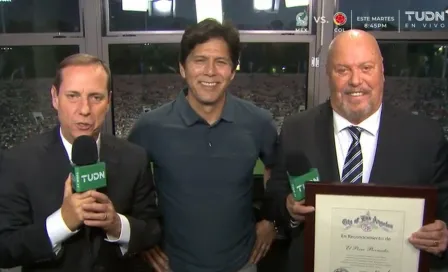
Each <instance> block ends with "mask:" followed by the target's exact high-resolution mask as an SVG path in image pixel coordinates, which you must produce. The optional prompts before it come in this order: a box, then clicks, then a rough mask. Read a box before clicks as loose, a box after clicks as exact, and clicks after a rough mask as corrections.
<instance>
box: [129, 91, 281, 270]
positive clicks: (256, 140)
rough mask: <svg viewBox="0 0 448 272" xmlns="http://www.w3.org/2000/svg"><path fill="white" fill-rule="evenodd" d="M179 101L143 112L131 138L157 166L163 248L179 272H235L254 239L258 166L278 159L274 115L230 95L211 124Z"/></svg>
mask: <svg viewBox="0 0 448 272" xmlns="http://www.w3.org/2000/svg"><path fill="white" fill-rule="evenodd" d="M186 93H187V91H186V90H183V91H181V92H180V93H179V95H178V96H177V98H176V100H174V101H173V102H170V103H168V104H165V105H163V106H162V107H160V108H158V109H156V110H153V111H150V112H147V113H145V114H144V115H143V116H142V117H141V118H140V119H139V120H138V121H137V123H136V125H135V126H134V128H133V129H132V131H131V134H130V136H129V140H130V141H132V142H134V143H136V144H138V145H141V146H143V147H144V148H145V149H146V151H147V154H148V157H149V159H150V161H152V162H153V164H154V177H155V183H156V187H157V193H158V201H159V208H160V211H161V213H162V216H163V228H164V243H163V247H164V250H165V252H166V253H167V255H168V257H169V262H170V267H171V269H172V270H173V271H174V272H221V271H222V272H235V271H237V270H238V269H240V268H242V267H243V266H244V265H245V264H246V263H247V262H248V260H249V257H250V253H251V250H252V247H253V245H254V242H255V228H254V223H255V222H254V215H253V210H252V183H253V168H254V166H255V163H256V160H257V159H258V158H261V159H262V161H263V162H264V164H265V165H266V166H270V165H272V164H273V162H274V156H275V155H274V149H275V145H276V142H277V130H276V127H275V124H274V122H273V119H272V116H271V114H270V113H269V112H268V111H266V110H264V109H261V108H258V107H256V106H255V105H253V104H251V103H250V102H247V101H244V100H242V99H239V98H237V97H235V96H233V95H231V94H230V93H227V94H226V102H225V106H224V109H223V113H222V115H221V118H220V120H219V121H217V122H216V123H215V124H213V125H211V126H210V125H208V124H207V123H206V122H205V121H204V120H203V119H202V118H201V117H200V116H199V115H198V114H197V113H196V112H195V111H194V110H193V109H192V108H191V107H190V105H189V103H188V101H187V100H186V98H185V94H186Z"/></svg>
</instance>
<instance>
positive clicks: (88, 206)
mask: <svg viewBox="0 0 448 272" xmlns="http://www.w3.org/2000/svg"><path fill="white" fill-rule="evenodd" d="M72 161H73V164H74V167H73V171H72V175H71V176H72V183H73V186H72V187H73V190H74V191H75V192H77V194H80V195H81V196H84V195H88V196H89V197H90V198H91V199H92V201H83V202H82V203H80V209H79V210H80V213H81V216H79V218H80V219H81V220H82V221H81V222H82V223H84V225H86V226H89V227H98V228H102V229H103V230H104V231H105V232H106V233H107V234H108V235H110V236H113V237H116V238H118V237H120V233H121V221H120V218H119V216H118V214H117V213H116V211H115V208H114V206H113V204H112V201H111V200H110V199H109V197H108V196H107V195H105V194H103V193H100V192H97V191H96V189H99V188H104V187H106V186H107V182H106V168H105V163H104V162H98V147H97V144H96V141H95V139H94V138H93V137H91V136H79V137H77V138H76V139H75V141H74V142H73V147H72ZM70 192H71V189H70Z"/></svg>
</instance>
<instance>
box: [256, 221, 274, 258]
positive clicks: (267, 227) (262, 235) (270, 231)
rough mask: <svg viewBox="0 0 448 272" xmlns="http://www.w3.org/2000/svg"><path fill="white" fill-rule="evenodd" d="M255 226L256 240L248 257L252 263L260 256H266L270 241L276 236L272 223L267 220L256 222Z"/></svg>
mask: <svg viewBox="0 0 448 272" xmlns="http://www.w3.org/2000/svg"><path fill="white" fill-rule="evenodd" d="M255 228H256V232H257V240H256V241H255V246H254V248H253V250H252V255H251V257H250V262H251V263H253V264H256V263H258V262H259V261H260V260H261V258H263V257H264V256H266V253H268V251H269V248H270V247H271V244H272V242H273V241H274V239H275V237H276V236H277V231H276V230H275V226H274V224H273V223H272V222H269V221H267V220H263V221H260V222H258V223H257V225H256V226H255Z"/></svg>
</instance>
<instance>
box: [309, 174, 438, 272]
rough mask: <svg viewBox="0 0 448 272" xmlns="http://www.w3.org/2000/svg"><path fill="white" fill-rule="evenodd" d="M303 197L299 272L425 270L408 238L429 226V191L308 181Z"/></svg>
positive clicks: (432, 204) (424, 258)
mask: <svg viewBox="0 0 448 272" xmlns="http://www.w3.org/2000/svg"><path fill="white" fill-rule="evenodd" d="M305 194H306V196H305V202H306V205H307V206H313V207H315V212H314V213H312V214H310V215H309V216H307V218H306V221H305V222H306V223H305V226H304V227H305V229H304V232H305V233H304V236H305V271H309V272H312V271H316V272H317V271H319V272H321V271H330V272H359V271H366V272H398V271H406V272H426V271H429V254H427V253H425V252H421V251H420V250H418V249H416V248H414V246H412V245H411V244H410V243H409V241H408V238H409V237H410V236H411V234H412V233H414V232H416V231H418V230H419V229H420V228H421V227H422V226H423V225H425V224H428V223H432V222H434V220H435V212H436V203H437V201H436V198H437V190H436V189H435V188H428V187H393V186H380V185H373V184H359V185H357V184H356V185H355V184H344V183H340V182H338V183H313V182H309V183H306V185H305Z"/></svg>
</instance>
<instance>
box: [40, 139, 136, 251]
mask: <svg viewBox="0 0 448 272" xmlns="http://www.w3.org/2000/svg"><path fill="white" fill-rule="evenodd" d="M60 136H61V139H62V143H63V144H64V148H65V150H66V151H67V155H68V157H69V159H70V161H72V145H71V144H70V143H69V142H68V141H67V140H66V139H65V138H64V136H63V135H62V132H61V131H60ZM99 141H100V137H98V140H97V145H98V150H99V146H100V144H99ZM67 175H68V173H67ZM118 216H119V217H120V221H121V233H120V237H119V238H116V237H111V236H109V235H107V238H106V239H105V240H106V241H108V242H112V243H118V244H119V245H120V250H121V253H122V254H123V255H124V254H126V252H127V251H128V245H129V240H130V238H131V226H130V224H129V220H128V219H127V218H126V216H124V215H121V214H118ZM46 227H47V234H48V237H49V238H50V241H51V244H52V246H53V252H54V253H55V254H57V253H58V252H59V251H60V250H61V243H62V242H64V241H65V240H67V239H68V238H70V237H71V236H73V235H74V234H75V233H77V232H78V230H75V231H71V230H70V229H69V228H68V227H67V225H66V224H65V222H64V219H63V218H62V214H61V209H58V210H57V211H55V212H54V213H53V214H51V215H50V216H48V217H47V220H46Z"/></svg>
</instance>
